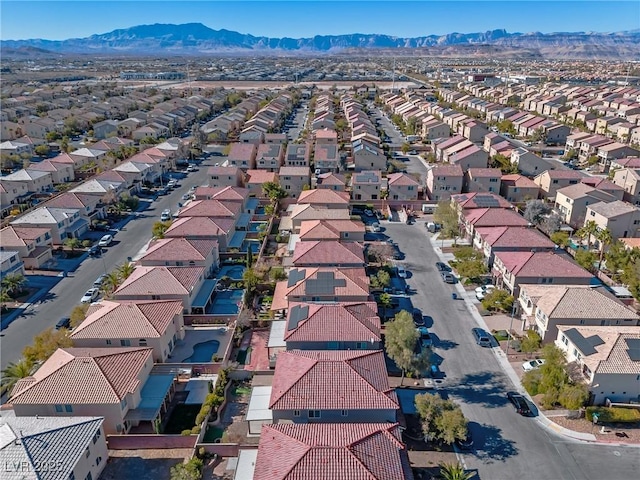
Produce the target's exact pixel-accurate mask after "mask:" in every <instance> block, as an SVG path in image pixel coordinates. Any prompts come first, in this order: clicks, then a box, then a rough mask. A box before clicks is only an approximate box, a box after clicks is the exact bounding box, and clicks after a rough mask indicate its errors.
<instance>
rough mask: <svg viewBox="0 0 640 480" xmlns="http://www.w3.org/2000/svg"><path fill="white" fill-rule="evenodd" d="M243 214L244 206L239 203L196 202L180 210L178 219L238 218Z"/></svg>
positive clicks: (218, 201)
mask: <svg viewBox="0 0 640 480" xmlns="http://www.w3.org/2000/svg"><path fill="white" fill-rule="evenodd" d="M241 212H242V205H240V204H239V203H238V202H230V201H220V200H195V201H193V202H191V203H189V204H188V205H186V206H185V207H184V208H183V209H182V210H180V213H179V214H178V217H210V218H216V217H222V218H224V217H229V218H236V217H237V216H238V215H240V213H241Z"/></svg>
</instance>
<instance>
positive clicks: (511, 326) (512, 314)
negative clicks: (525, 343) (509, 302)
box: [507, 299, 516, 359]
mask: <svg viewBox="0 0 640 480" xmlns="http://www.w3.org/2000/svg"><path fill="white" fill-rule="evenodd" d="M515 313H516V300H515V299H514V301H513V307H511V321H510V322H509V331H508V332H507V359H508V358H509V346H510V345H511V329H512V328H513V316H514V315H515Z"/></svg>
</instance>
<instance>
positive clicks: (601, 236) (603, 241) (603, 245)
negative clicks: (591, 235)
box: [595, 228, 614, 268]
mask: <svg viewBox="0 0 640 480" xmlns="http://www.w3.org/2000/svg"><path fill="white" fill-rule="evenodd" d="M595 237H596V239H597V240H598V244H599V245H598V248H599V250H600V257H599V262H598V267H599V268H600V265H601V264H602V259H603V258H604V253H605V250H606V249H607V247H608V246H609V245H611V244H612V243H613V240H614V238H613V234H612V233H611V230H609V229H608V228H603V229H599V230H598V231H597V232H596V233H595Z"/></svg>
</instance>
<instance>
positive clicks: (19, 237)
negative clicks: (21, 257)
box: [0, 225, 51, 247]
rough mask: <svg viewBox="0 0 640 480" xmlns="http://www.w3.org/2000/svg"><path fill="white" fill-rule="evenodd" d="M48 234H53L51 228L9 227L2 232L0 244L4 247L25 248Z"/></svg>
mask: <svg viewBox="0 0 640 480" xmlns="http://www.w3.org/2000/svg"><path fill="white" fill-rule="evenodd" d="M46 233H51V230H50V229H49V228H40V227H18V226H12V225H9V226H8V227H5V228H3V229H2V230H0V243H2V246H3V247H23V246H25V245H27V244H28V243H29V244H30V243H31V242H32V241H33V240H35V239H36V238H38V237H42V236H44V235H45V234H46Z"/></svg>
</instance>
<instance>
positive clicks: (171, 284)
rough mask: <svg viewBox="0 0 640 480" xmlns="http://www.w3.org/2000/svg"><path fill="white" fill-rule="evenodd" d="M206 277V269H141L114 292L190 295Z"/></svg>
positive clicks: (120, 293) (125, 294)
mask: <svg viewBox="0 0 640 480" xmlns="http://www.w3.org/2000/svg"><path fill="white" fill-rule="evenodd" d="M203 275H204V267H141V266H138V267H136V268H135V270H134V271H133V273H132V274H131V276H130V277H129V278H127V279H126V280H125V281H124V282H123V283H122V285H120V287H119V288H118V289H117V290H116V291H115V292H114V294H113V296H114V298H116V299H117V298H118V296H131V295H189V294H191V290H192V289H193V288H194V287H195V285H197V283H198V282H199V280H200V278H201V277H202V276H203Z"/></svg>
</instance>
